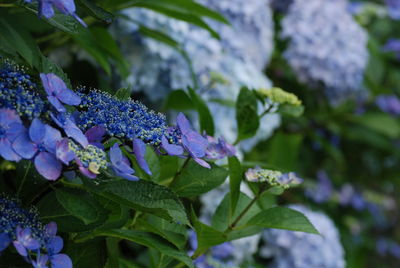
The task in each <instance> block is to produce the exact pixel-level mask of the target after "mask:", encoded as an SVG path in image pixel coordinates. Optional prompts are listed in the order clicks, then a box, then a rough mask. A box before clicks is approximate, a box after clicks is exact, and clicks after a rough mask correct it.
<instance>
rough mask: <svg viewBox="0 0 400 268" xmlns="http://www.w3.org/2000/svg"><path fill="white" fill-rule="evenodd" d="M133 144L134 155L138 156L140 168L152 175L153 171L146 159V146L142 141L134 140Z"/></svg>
mask: <svg viewBox="0 0 400 268" xmlns="http://www.w3.org/2000/svg"><path fill="white" fill-rule="evenodd" d="M132 143H133V153H134V154H135V156H136V160H137V162H138V164H139V166H140V167H141V168H142V169H143V170H144V171H145V172H146V173H147V174H149V175H151V171H150V168H149V165H148V164H147V162H146V159H145V158H144V156H145V154H146V144H145V143H144V142H143V141H142V140H141V139H134V140H133V141H132Z"/></svg>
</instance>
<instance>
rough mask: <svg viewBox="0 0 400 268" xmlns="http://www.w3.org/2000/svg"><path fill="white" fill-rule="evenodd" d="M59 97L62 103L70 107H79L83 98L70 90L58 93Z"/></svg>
mask: <svg viewBox="0 0 400 268" xmlns="http://www.w3.org/2000/svg"><path fill="white" fill-rule="evenodd" d="M57 97H58V99H59V100H60V101H62V102H63V103H65V104H68V105H79V103H81V98H80V97H79V96H78V95H76V93H75V92H73V91H72V90H70V89H68V88H66V89H64V90H63V91H61V92H60V93H58V94H57Z"/></svg>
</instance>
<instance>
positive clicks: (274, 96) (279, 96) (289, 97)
mask: <svg viewBox="0 0 400 268" xmlns="http://www.w3.org/2000/svg"><path fill="white" fill-rule="evenodd" d="M257 93H258V94H259V95H260V96H262V97H264V98H268V99H269V100H271V101H272V102H273V103H278V104H289V105H293V106H300V105H301V100H299V98H298V97H297V96H296V95H294V94H293V93H289V92H286V91H284V90H283V89H281V88H278V87H273V88H271V89H269V90H266V89H259V90H257Z"/></svg>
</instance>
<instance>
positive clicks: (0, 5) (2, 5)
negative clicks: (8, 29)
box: [0, 3, 16, 7]
mask: <svg viewBox="0 0 400 268" xmlns="http://www.w3.org/2000/svg"><path fill="white" fill-rule="evenodd" d="M15 6H16V5H14V4H11V3H0V7H15Z"/></svg>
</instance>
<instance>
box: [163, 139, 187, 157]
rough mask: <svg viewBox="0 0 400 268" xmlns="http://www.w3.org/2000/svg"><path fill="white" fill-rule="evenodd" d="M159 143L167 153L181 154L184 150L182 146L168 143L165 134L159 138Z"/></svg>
mask: <svg viewBox="0 0 400 268" xmlns="http://www.w3.org/2000/svg"><path fill="white" fill-rule="evenodd" d="M161 145H162V148H163V149H164V150H165V151H166V152H167V153H168V154H169V155H182V154H183V152H184V151H183V148H182V146H180V145H175V144H170V143H169V142H168V140H167V138H166V137H165V136H163V137H162V139H161Z"/></svg>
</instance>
